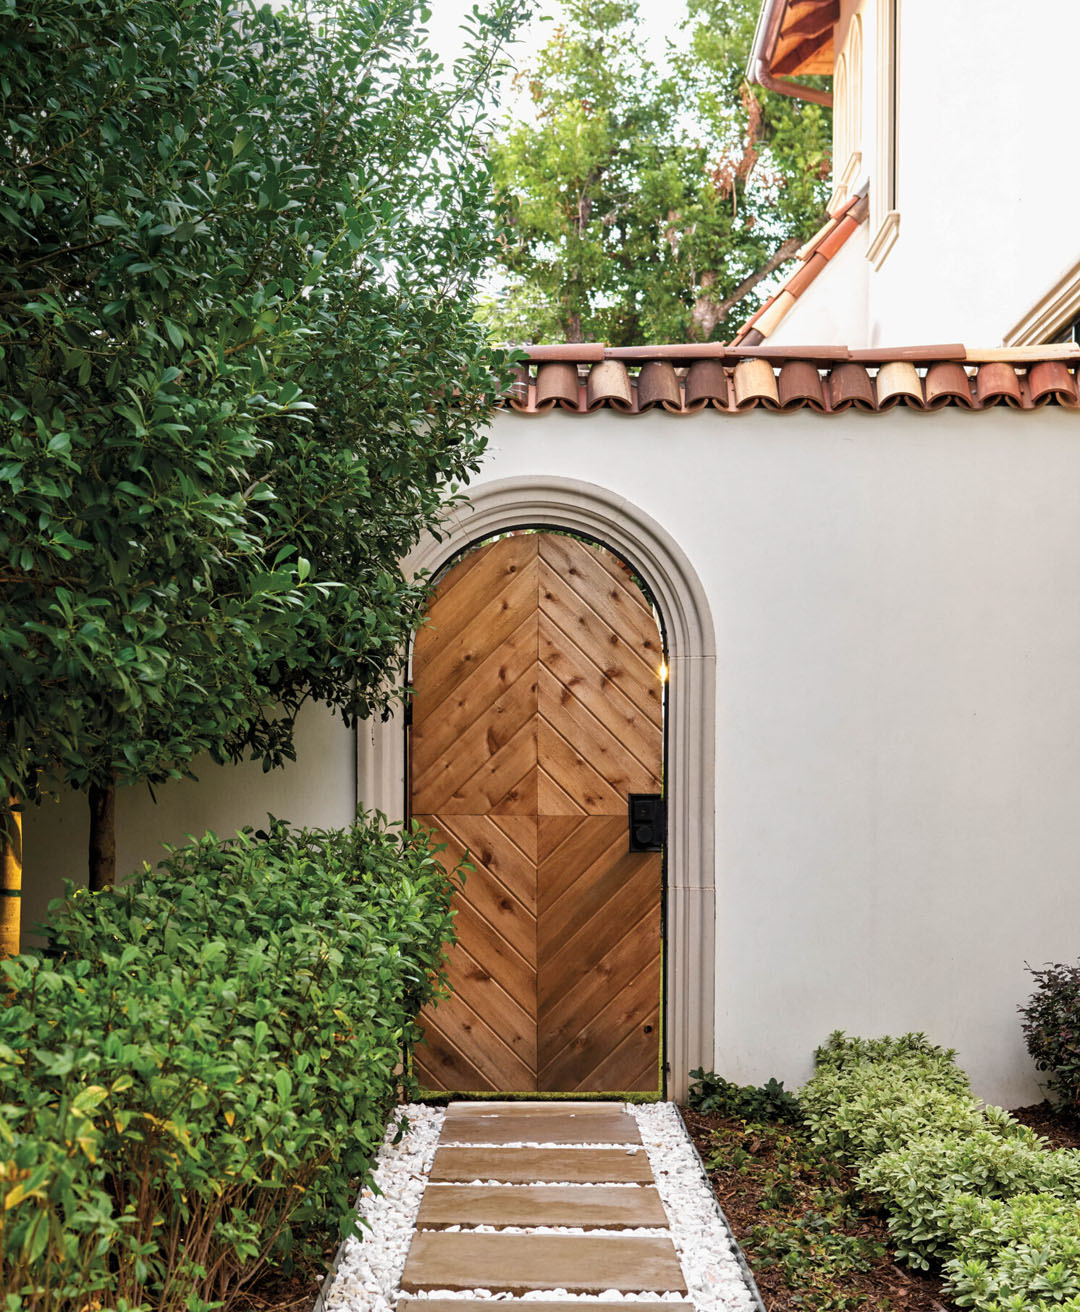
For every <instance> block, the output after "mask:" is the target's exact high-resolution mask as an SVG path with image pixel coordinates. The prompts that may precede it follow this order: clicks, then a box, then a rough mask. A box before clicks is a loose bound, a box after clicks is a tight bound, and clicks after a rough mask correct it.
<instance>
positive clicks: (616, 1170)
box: [429, 1127, 653, 1184]
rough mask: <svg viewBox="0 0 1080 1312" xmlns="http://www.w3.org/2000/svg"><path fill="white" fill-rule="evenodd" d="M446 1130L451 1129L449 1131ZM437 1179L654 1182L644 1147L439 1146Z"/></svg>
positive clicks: (433, 1175) (434, 1173)
mask: <svg viewBox="0 0 1080 1312" xmlns="http://www.w3.org/2000/svg"><path fill="white" fill-rule="evenodd" d="M443 1132H444V1133H445V1127H444V1131H443ZM429 1178H430V1179H431V1180H432V1182H439V1181H442V1182H446V1183H451V1184H469V1183H470V1182H471V1181H473V1180H496V1181H498V1182H499V1183H501V1184H547V1183H553V1184H562V1183H564V1182H569V1183H571V1184H626V1183H631V1184H652V1182H653V1177H652V1171H651V1170H650V1168H649V1159H648V1157H647V1156H646V1154H645V1152H644V1150H643V1149H641V1148H639V1149H638V1150H637V1151H636V1152H633V1151H628V1150H627V1149H625V1148H469V1147H449V1148H443V1147H439V1148H438V1149H437V1150H436V1153H435V1162H434V1165H433V1166H432V1168H431V1175H430V1177H429Z"/></svg>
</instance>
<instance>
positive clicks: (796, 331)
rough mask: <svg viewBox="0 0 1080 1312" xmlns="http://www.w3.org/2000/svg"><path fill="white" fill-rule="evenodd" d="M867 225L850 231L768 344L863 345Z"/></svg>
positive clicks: (779, 325) (866, 278) (866, 286)
mask: <svg viewBox="0 0 1080 1312" xmlns="http://www.w3.org/2000/svg"><path fill="white" fill-rule="evenodd" d="M866 237H867V228H866V224H865V223H864V224H863V225H862V227H861V228H858V229H856V231H855V232H853V233H852V234H851V236H850V237H849V238H848V240H847V241H846V242H845V243H844V245H843V246H841V248H840V249H839V250H838V251H837V252H836V254H835V255H834V256H833V258H832V259H831V260H830V261H829V263H828V264H827V265H826V266H825V268H824V269H822V271H821V273H820V274H819V275H818V276H817V278H815V280H814V281H813V283H812V284H811V285H810V287H809V288H808V289H807V291H806V293H805V294H804V295H803V296H801V297H799V299H798V300H797V301H796V302H795V304H794V305H793V306H792V308H791V310H790V311H789V312H788V314H786V315H785V316H784V318H783V319H782V320H781V321H780V323H779V324H778V325H777V327H776V329H775V331H774V332H772V333H771V334H770V335H769V340H768V345H769V346H791V345H796V346H805V345H806V344H807V343H808V342H809V343H813V344H814V345H818V346H864V345H866V341H867V336H868V332H867V326H866V298H867V288H868V283H869V270H870V265H869V264H868V263H867V260H866Z"/></svg>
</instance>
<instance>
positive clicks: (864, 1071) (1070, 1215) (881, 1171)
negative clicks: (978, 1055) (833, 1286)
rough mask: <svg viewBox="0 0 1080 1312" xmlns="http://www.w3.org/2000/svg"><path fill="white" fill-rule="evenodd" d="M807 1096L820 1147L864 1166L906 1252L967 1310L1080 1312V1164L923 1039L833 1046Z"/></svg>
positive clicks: (833, 1041) (868, 1184) (835, 1042)
mask: <svg viewBox="0 0 1080 1312" xmlns="http://www.w3.org/2000/svg"><path fill="white" fill-rule="evenodd" d="M818 1062H819V1065H818V1070H817V1072H816V1073H815V1075H814V1077H813V1079H812V1080H811V1081H810V1082H809V1084H808V1085H807V1086H806V1087H805V1088H804V1089H803V1090H802V1091H801V1095H800V1097H801V1101H802V1105H803V1110H804V1114H805V1116H806V1120H807V1123H808V1125H809V1126H810V1129H811V1132H812V1135H813V1138H814V1141H815V1142H816V1143H818V1144H819V1146H823V1147H828V1148H829V1149H830V1150H832V1151H836V1152H839V1153H840V1154H841V1155H842V1156H844V1157H845V1158H846V1159H847V1160H848V1161H850V1162H851V1163H852V1164H854V1165H857V1166H858V1167H859V1168H860V1169H859V1174H858V1177H857V1180H858V1184H859V1186H860V1187H861V1188H863V1189H865V1190H866V1191H867V1192H869V1193H871V1194H873V1195H874V1196H875V1197H877V1198H878V1199H879V1200H880V1201H881V1203H882V1205H883V1207H884V1208H885V1210H886V1212H887V1213H888V1224H889V1231H890V1233H891V1234H892V1236H893V1237H894V1239H895V1240H896V1246H897V1251H898V1253H899V1255H900V1256H901V1257H903V1258H904V1259H905V1260H906V1261H907V1262H909V1263H910V1264H911V1265H913V1266H917V1267H921V1268H923V1269H927V1268H929V1267H930V1266H931V1265H932V1264H937V1263H943V1264H944V1272H945V1275H946V1277H947V1280H948V1282H949V1288H950V1289H951V1290H952V1291H953V1292H954V1294H955V1298H956V1302H957V1304H958V1306H960V1307H972V1308H974V1309H977V1312H1049V1310H1050V1309H1051V1308H1052V1309H1054V1312H1068V1310H1069V1309H1071V1310H1072V1312H1080V1260H1078V1259H1080V1206H1078V1203H1077V1199H1078V1198H1080V1152H1078V1151H1075V1150H1061V1151H1057V1152H1052V1151H1049V1149H1048V1146H1047V1143H1046V1141H1045V1140H1044V1139H1042V1138H1041V1137H1040V1136H1039V1135H1037V1134H1036V1133H1035V1132H1034V1131H1033V1130H1030V1129H1028V1128H1027V1127H1026V1126H1023V1125H1021V1124H1020V1123H1019V1122H1018V1121H1017V1120H1016V1118H1015V1117H1013V1116H1012V1115H1010V1114H1009V1113H1008V1112H1006V1111H1003V1110H1002V1109H1001V1108H1000V1107H983V1106H981V1104H980V1103H979V1102H978V1101H977V1100H976V1099H975V1098H974V1097H973V1096H972V1095H971V1092H970V1089H969V1086H968V1082H967V1079H966V1077H965V1076H964V1074H963V1072H962V1071H960V1070H958V1069H957V1068H956V1066H955V1064H954V1062H953V1053H952V1052H950V1051H948V1050H947V1049H943V1048H937V1047H935V1046H934V1045H932V1044H930V1043H928V1042H927V1041H926V1039H925V1036H923V1035H918V1034H916V1035H905V1036H904V1037H903V1038H901V1039H890V1038H886V1039H880V1040H872V1041H866V1040H861V1039H848V1038H846V1037H845V1036H844V1035H843V1034H839V1033H838V1034H835V1035H833V1036H832V1037H831V1038H830V1040H829V1042H828V1043H827V1044H826V1045H824V1046H823V1047H822V1048H821V1049H819V1051H818Z"/></svg>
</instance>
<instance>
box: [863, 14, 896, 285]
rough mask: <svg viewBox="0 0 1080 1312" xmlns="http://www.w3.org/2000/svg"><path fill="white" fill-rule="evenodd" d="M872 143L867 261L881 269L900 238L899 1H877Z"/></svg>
mask: <svg viewBox="0 0 1080 1312" xmlns="http://www.w3.org/2000/svg"><path fill="white" fill-rule="evenodd" d="M874 26H875V45H876V59H875V73H876V77H875V129H876V130H875V141H874V167H873V170H872V175H871V178H870V234H871V235H870V242H869V245H868V246H867V248H866V258H867V259H868V260H869V261H870V262H871V263H872V264H873V265H874V267H875V268H881V265H882V264H883V263H884V261H885V258H886V256H887V255H888V254H889V252H890V251H891V250H892V248H893V246H894V245H895V244H896V239H897V237H899V235H900V199H899V163H900V161H899V141H898V137H899V132H898V125H899V99H900V77H899V70H900V0H876V9H875V14H874Z"/></svg>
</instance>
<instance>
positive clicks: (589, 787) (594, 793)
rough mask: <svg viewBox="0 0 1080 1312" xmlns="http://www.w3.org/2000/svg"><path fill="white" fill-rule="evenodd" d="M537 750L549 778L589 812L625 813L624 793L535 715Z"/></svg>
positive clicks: (597, 813)
mask: <svg viewBox="0 0 1080 1312" xmlns="http://www.w3.org/2000/svg"><path fill="white" fill-rule="evenodd" d="M536 750H537V759H538V760H540V761H542V762H543V766H544V770H545V771H546V773H547V774H548V775H549V776H550V778H552V779H553V780H554V781H555V783H556V784H558V786H559V787H560V788H561V789H562V790H563V791H564V792H566V793H569V794H570V796H571V797H572V798H573V799H574V801H575V802H576V803H577V804H578V805H579V806H581V807H583V808H584V810H586V811H587V812H588V813H589V814H590V815H622V816H625V815H626V794H625V793H619V792H618V791H617V790H616V789H614V788H612V786H611V785H610V784H609V783H608V781H607V780H606V779H605V778H604V777H603V775H601V774H600V773H599V772H598V771H597V770H594V769H593V767H592V766H591V765H590V764H589V762H588V761H587V760H586V759H585V756H584V755H583V754H582V752H580V751H578V750H577V749H576V748H575V747H574V746H572V745H571V743H569V742H568V741H567V740H566V739H565V738H564V737H563V736H562V734H560V733H559V732H558V730H556V729H554V728H552V726H551V725H550V724H549V723H548V722H547V721H546V720H545V719H543V718H542V717H541V716H537V724H536Z"/></svg>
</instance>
